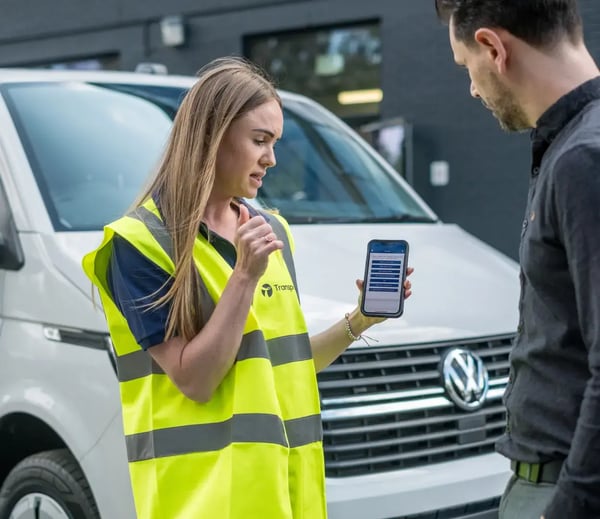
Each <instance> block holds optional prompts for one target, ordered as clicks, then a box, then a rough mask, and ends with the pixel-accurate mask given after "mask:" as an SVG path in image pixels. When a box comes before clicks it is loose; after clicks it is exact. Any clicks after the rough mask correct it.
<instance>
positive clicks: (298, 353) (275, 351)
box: [267, 333, 312, 366]
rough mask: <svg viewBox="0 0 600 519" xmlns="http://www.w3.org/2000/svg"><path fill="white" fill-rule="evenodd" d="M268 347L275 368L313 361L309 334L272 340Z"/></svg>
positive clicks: (268, 342) (269, 341)
mask: <svg viewBox="0 0 600 519" xmlns="http://www.w3.org/2000/svg"><path fill="white" fill-rule="evenodd" d="M267 347H268V348H269V355H270V356H271V364H272V365H273V366H280V365H281V364H287V363H289V362H298V361H300V360H309V359H312V351H311V349H310V339H309V338H308V334H307V333H303V334H301V335H288V336H286V337H277V338H276V339H270V340H268V341H267Z"/></svg>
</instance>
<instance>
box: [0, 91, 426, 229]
mask: <svg viewBox="0 0 600 519" xmlns="http://www.w3.org/2000/svg"><path fill="white" fill-rule="evenodd" d="M2 93H3V95H4V97H5V100H6V103H7V106H8V108H9V110H10V112H11V115H12V117H13V120H14V121H15V125H16V128H17V131H18V133H19V135H20V137H21V141H22V142H23V146H24V149H25V152H26V154H27V156H28V158H29V162H30V165H31V168H32V170H33V172H34V174H35V177H36V180H37V182H38V185H39V188H40V191H41V193H42V196H43V199H44V202H45V203H46V206H47V209H48V213H49V215H50V218H51V220H52V223H53V225H54V228H55V229H56V230H57V231H85V230H100V229H102V227H103V226H104V225H105V224H106V223H108V222H110V221H112V220H114V219H116V218H118V217H119V216H121V215H122V214H124V213H125V212H126V211H127V209H128V208H129V206H130V205H131V203H132V202H133V200H134V199H135V197H136V196H137V194H138V193H139V192H140V190H141V189H142V186H143V185H144V183H145V182H146V181H147V179H148V176H149V174H151V173H152V172H153V171H154V170H155V168H156V167H157V164H158V161H159V160H160V156H161V154H162V152H163V150H164V146H165V143H166V139H167V135H168V133H169V130H170V128H171V124H172V119H173V117H174V114H175V112H176V110H177V107H178V106H179V103H180V102H181V99H182V97H183V95H184V94H185V89H183V88H175V87H163V86H154V85H137V84H129V85H124V84H92V83H82V82H65V83H55V82H46V83H19V84H11V85H7V86H5V87H3V89H2ZM284 105H285V113H284V119H285V122H284V135H283V138H282V139H281V141H280V142H279V143H278V144H277V147H276V155H277V166H276V167H274V168H272V169H271V170H269V173H268V174H267V176H266V177H265V181H264V183H263V187H262V188H261V190H260V192H259V196H258V201H259V202H261V203H262V204H263V205H264V206H266V207H269V208H277V209H279V210H280V212H281V214H282V215H283V216H285V217H286V218H287V219H288V220H289V221H290V223H319V222H339V221H345V222H346V221H347V222H369V221H399V220H403V221H431V218H430V217H429V215H428V213H426V212H425V210H424V209H423V208H422V207H421V205H420V204H419V203H418V202H417V201H416V200H415V199H414V198H413V197H412V196H411V195H410V194H409V193H408V192H407V191H405V190H404V189H403V188H402V186H401V185H400V184H399V183H398V182H397V181H396V179H395V178H393V175H394V173H393V172H389V171H388V170H386V169H385V168H383V167H382V166H381V164H379V163H378V162H377V161H376V160H375V159H374V158H373V157H372V156H371V155H370V154H369V153H367V151H366V150H365V148H364V147H363V146H362V145H361V144H359V140H358V139H357V138H356V137H355V136H353V135H351V134H350V133H348V131H347V129H346V128H345V127H344V126H343V125H341V124H340V123H339V121H338V120H337V119H336V118H335V117H334V116H332V115H331V114H329V113H328V112H327V111H325V110H323V109H320V108H319V107H318V105H314V104H313V103H306V102H303V101H301V100H297V99H296V98H294V99H289V100H288V99H285V100H284Z"/></svg>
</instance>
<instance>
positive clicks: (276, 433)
mask: <svg viewBox="0 0 600 519" xmlns="http://www.w3.org/2000/svg"><path fill="white" fill-rule="evenodd" d="M125 442H126V444H127V455H128V458H129V461H130V462H133V461H142V460H148V459H152V458H164V457H166V456H179V455H183V454H192V453H195V452H209V451H216V450H221V449H224V448H225V447H227V446H228V445H230V444H232V443H250V442H251V443H272V444H275V445H282V446H284V447H287V441H286V438H285V431H284V429H283V423H282V422H281V420H280V419H279V417H278V416H276V415H271V414H238V415H235V416H233V417H232V418H231V419H229V420H226V421H225V422H218V423H211V424H198V425H186V426H182V427H171V428H169V429H157V430H155V431H151V432H147V433H140V434H131V435H129V436H126V437H125Z"/></svg>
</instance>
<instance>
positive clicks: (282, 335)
mask: <svg viewBox="0 0 600 519" xmlns="http://www.w3.org/2000/svg"><path fill="white" fill-rule="evenodd" d="M269 218H270V223H271V224H272V227H273V228H274V230H275V232H276V233H277V234H278V237H279V239H283V240H284V242H285V245H286V247H285V248H284V251H285V250H286V249H287V251H286V254H284V253H283V251H276V252H274V253H272V254H271V255H270V256H269V263H268V267H267V269H266V272H265V274H264V275H263V276H262V278H261V279H260V280H259V282H258V285H257V289H256V292H255V294H254V299H253V303H252V307H251V309H250V312H249V315H248V318H247V321H246V324H245V327H244V332H243V337H242V341H241V346H240V349H239V353H238V355H237V359H236V362H235V363H234V365H233V367H232V368H231V370H230V371H229V373H228V374H227V375H226V376H225V378H224V379H223V381H222V382H221V384H220V385H219V386H218V388H217V390H216V391H215V393H214V395H213V397H212V399H211V400H210V401H209V402H207V403H198V402H195V401H193V400H190V399H188V398H187V397H186V396H185V395H183V393H181V391H179V389H178V388H177V387H176V386H175V384H173V382H172V381H171V380H170V379H169V377H168V376H167V375H166V374H165V373H164V372H163V371H162V370H161V369H160V367H159V366H158V365H157V364H156V363H155V362H154V361H153V360H152V357H151V356H150V355H149V354H148V353H147V352H145V351H143V350H142V349H141V347H140V346H139V345H138V344H137V343H136V340H135V338H134V337H133V335H132V333H131V331H130V329H129V327H128V325H127V322H126V320H125V318H124V316H123V315H122V314H121V312H120V311H119V310H118V308H117V306H116V305H115V303H114V301H113V300H112V299H111V295H110V291H109V289H108V284H107V270H108V266H109V260H110V256H111V250H112V247H111V241H112V239H113V237H114V235H115V233H116V234H118V235H120V236H122V237H123V238H125V239H126V240H128V241H129V242H130V243H131V244H132V245H133V246H135V247H136V248H137V249H138V250H139V251H140V252H141V253H142V254H143V255H144V256H146V257H147V258H149V259H150V260H152V261H153V262H154V263H156V264H157V265H158V266H159V267H161V268H162V269H163V270H164V271H165V272H167V273H168V274H172V273H173V272H174V264H173V260H172V251H171V249H170V247H171V242H170V238H169V236H168V233H167V231H166V229H165V227H164V225H163V224H162V221H161V220H160V217H159V213H158V211H157V209H156V206H155V205H154V203H153V202H152V201H151V200H150V201H149V202H146V203H145V204H144V205H143V206H142V207H140V208H138V209H137V210H136V211H134V212H133V213H130V214H129V215H127V216H125V217H123V218H121V219H119V220H117V221H115V222H113V223H112V224H110V225H108V226H106V227H105V233H104V240H103V242H102V244H101V245H100V247H99V248H98V249H96V250H95V251H93V252H91V253H90V254H88V255H87V256H86V257H85V258H84V260H83V268H84V270H85V272H86V274H87V275H88V276H89V277H90V279H91V280H92V282H93V283H94V285H96V286H97V287H98V290H99V293H100V296H101V299H102V304H103V307H104V312H105V314H106V319H107V322H108V327H109V330H110V334H111V338H112V342H113V345H114V349H115V353H116V356H117V368H118V369H117V371H118V378H119V387H120V393H121V402H122V410H123V425H124V429H125V440H126V445H127V453H128V458H129V469H130V476H131V482H132V487H133V494H134V501H135V506H136V510H137V515H138V519H205V518H206V519H242V518H243V519H321V518H325V517H326V502H325V475H324V461H323V447H322V430H321V420H320V407H319V396H318V389H317V383H316V374H315V366H314V362H313V359H312V353H311V349H310V343H309V339H308V334H307V329H306V324H305V322H304V318H303V315H302V312H301V309H300V305H299V300H298V294H297V289H296V287H295V277H294V276H293V266H292V264H291V263H290V262H291V255H290V254H289V250H290V248H291V243H290V241H289V239H288V228H287V224H286V223H285V221H284V220H283V219H282V218H280V217H278V216H275V215H269ZM194 260H195V264H196V266H197V269H198V272H199V289H200V291H201V297H202V301H203V304H202V311H203V317H204V319H205V321H206V320H207V319H208V318H209V317H210V314H211V313H212V311H213V310H214V306H215V304H216V303H217V302H218V300H219V297H220V295H221V294H222V292H223V290H224V288H225V285H226V283H227V280H228V279H229V277H230V275H231V271H232V269H231V267H230V266H229V265H228V264H227V262H226V261H225V260H224V259H223V258H222V257H221V255H220V254H219V253H218V252H217V251H216V250H215V249H214V247H212V246H211V245H210V244H209V242H208V241H207V239H206V238H205V237H204V236H202V234H200V233H199V235H198V237H197V239H196V242H195V245H194ZM286 260H287V263H286ZM288 265H289V268H288ZM290 270H291V272H292V274H291V273H290ZM141 304H143V302H141ZM141 311H143V310H141ZM107 477H109V475H107Z"/></svg>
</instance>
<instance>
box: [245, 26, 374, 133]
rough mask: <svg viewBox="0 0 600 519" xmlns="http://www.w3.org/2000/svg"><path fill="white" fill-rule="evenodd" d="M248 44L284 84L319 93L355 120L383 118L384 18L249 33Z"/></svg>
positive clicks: (250, 55)
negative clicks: (380, 27) (291, 30)
mask: <svg viewBox="0 0 600 519" xmlns="http://www.w3.org/2000/svg"><path fill="white" fill-rule="evenodd" d="M244 49H245V54H246V56H247V57H248V58H250V59H251V60H252V61H254V62H255V63H257V64H258V65H260V66H261V67H263V68H264V69H265V70H266V71H267V72H268V73H269V74H270V75H271V77H273V79H274V80H275V82H276V83H277V86H278V87H279V88H282V89H285V90H290V91H292V92H297V93H300V94H304V95H306V96H308V97H311V98H312V99H315V100H316V101H318V102H319V103H321V104H322V105H324V106H326V107H327V108H329V109H330V110H331V111H332V112H334V113H335V114H337V115H338V116H340V117H341V118H343V119H345V120H346V121H347V122H349V123H350V124H352V125H353V126H359V125H361V124H364V123H366V122H370V121H373V120H375V119H377V117H378V115H379V107H380V102H381V99H382V97H383V93H382V91H381V79H380V76H381V36H380V30H379V24H378V23H365V24H361V25H352V26H343V27H329V28H321V29H315V30H305V31H302V32H287V33H277V34H268V35H254V36H247V37H246V38H245V39H244Z"/></svg>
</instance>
